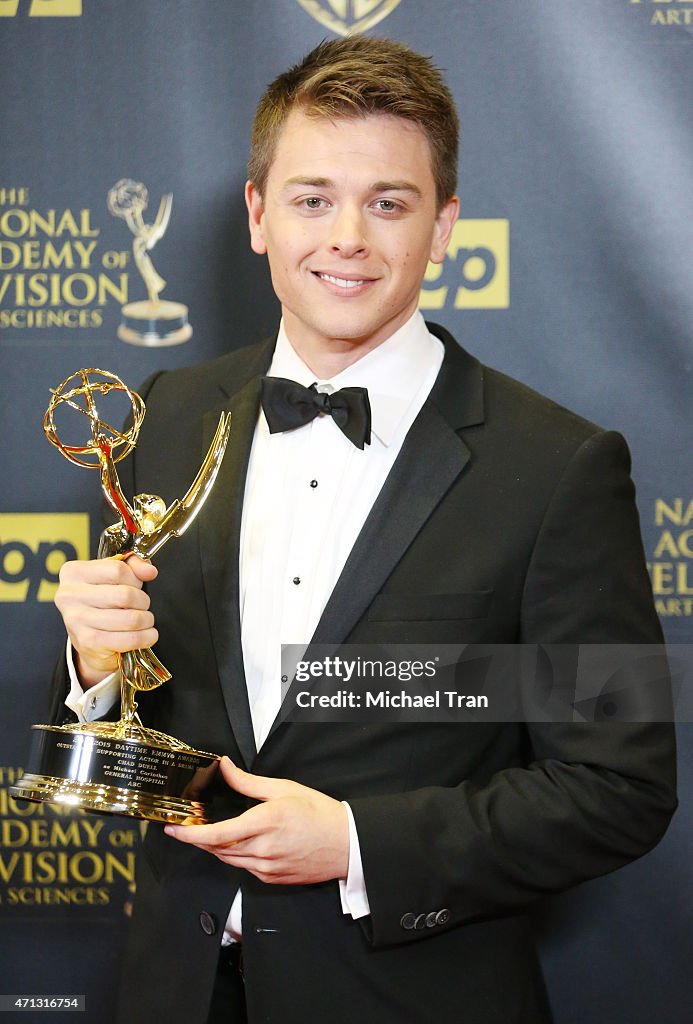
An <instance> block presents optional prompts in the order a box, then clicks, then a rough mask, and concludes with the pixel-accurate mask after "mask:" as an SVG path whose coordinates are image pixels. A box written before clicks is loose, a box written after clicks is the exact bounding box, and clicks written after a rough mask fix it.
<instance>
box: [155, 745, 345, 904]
mask: <svg viewBox="0 0 693 1024" xmlns="http://www.w3.org/2000/svg"><path fill="white" fill-rule="evenodd" d="M221 771H222V774H223V776H224V779H225V780H226V782H227V783H228V784H229V786H231V788H232V789H235V790H236V791H237V792H238V793H243V794H244V795H246V796H250V797H254V798H255V799H256V800H261V801H263V802H262V803H260V804H258V805H257V806H256V807H251V808H250V810H248V811H245V812H244V813H243V814H240V815H239V816H238V817H237V818H229V819H228V820H226V821H219V822H216V823H214V824H212V825H167V826H166V827H165V829H164V831H165V832H166V833H167V835H169V836H173V837H174V838H175V839H178V840H180V841H181V842H182V843H192V844H193V846H197V847H199V848H200V849H201V850H206V851H207V852H208V853H213V854H214V856H215V857H218V858H219V860H221V861H223V862H224V863H225V864H231V865H233V866H234V867H237V868H245V870H246V871H250V872H251V874H253V875H255V876H256V877H257V878H259V879H260V881H262V882H273V883H280V884H283V885H308V884H310V883H311V882H324V881H327V880H328V879H330V878H346V876H347V869H348V867H349V823H348V817H347V812H346V808H345V807H344V806H343V804H341V803H340V802H339V801H338V800H333V799H332V797H330V796H326V795H325V794H324V793H319V792H318V790H316V789H309V788H308V787H307V786H301V785H300V784H299V783H298V782H290V781H289V780H288V779H269V778H265V777H263V776H261V775H251V774H250V773H249V772H244V771H242V770H241V769H240V768H237V767H236V766H235V765H234V764H233V762H232V761H231V760H229V758H228V757H223V758H222V759H221Z"/></svg>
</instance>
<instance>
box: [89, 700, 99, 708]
mask: <svg viewBox="0 0 693 1024" xmlns="http://www.w3.org/2000/svg"><path fill="white" fill-rule="evenodd" d="M97 704H98V698H97V697H92V698H91V700H90V701H89V707H90V708H91V710H92V711H96V705H97Z"/></svg>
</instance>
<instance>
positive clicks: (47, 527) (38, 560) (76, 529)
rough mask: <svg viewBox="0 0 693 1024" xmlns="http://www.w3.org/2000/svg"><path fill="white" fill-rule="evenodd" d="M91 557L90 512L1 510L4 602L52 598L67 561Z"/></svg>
mask: <svg viewBox="0 0 693 1024" xmlns="http://www.w3.org/2000/svg"><path fill="white" fill-rule="evenodd" d="M88 557H89V516H88V515H87V514H86V513H83V512H72V513H64V514H58V513H55V514H53V513H46V512H27V513H24V514H21V515H20V514H15V513H0V601H52V600H53V596H54V594H55V591H56V589H57V584H58V573H59V572H60V568H61V566H62V565H63V563H64V562H66V561H68V560H69V559H73V558H88Z"/></svg>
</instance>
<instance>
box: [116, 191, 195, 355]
mask: <svg viewBox="0 0 693 1024" xmlns="http://www.w3.org/2000/svg"><path fill="white" fill-rule="evenodd" d="M148 205H149V194H148V192H147V189H146V188H145V187H144V185H143V184H142V183H141V182H138V181H131V180H130V179H129V178H122V179H121V181H119V182H117V183H116V184H115V185H114V186H113V188H112V189H111V190H110V192H109V193H108V210H109V213H112V214H113V216H114V217H121V218H122V219H123V220H124V221H125V223H126V224H127V226H128V227H129V228H130V231H131V232H132V234H133V236H134V237H133V242H132V253H133V256H134V259H135V265H136V267H137V269H138V270H139V272H140V274H141V276H142V280H143V281H144V283H145V285H146V288H147V294H148V296H149V297H148V298H147V299H144V300H142V301H140V302H129V303H128V304H127V305H125V306H123V308H122V314H123V321H122V323H121V324H120V327H119V328H118V337H119V338H120V339H121V341H127V342H129V343H130V344H131V345H147V346H161V345H180V344H181V342H183V341H187V340H188V338H189V337H190V336H191V335H192V327H191V326H190V324H189V323H188V307H187V306H184V305H183V303H182V302H167V301H165V300H163V299H160V298H159V295H160V293H161V292H162V291H163V290H164V288H165V287H166V282H165V281H164V279H163V277H161V275H160V274H158V273H157V271H156V269H155V267H154V264H153V263H152V260H151V257H150V256H149V253H150V252H151V250H152V249H153V248H154V246H155V245H156V243H157V242H158V241H159V239H160V238H163V236H164V234H165V233H166V228H167V227H168V222H169V220H170V219H171V209H172V207H173V196H172V195H171V193H170V192H169V193H167V194H166V195H165V196H162V198H161V202H160V203H159V212H158V213H157V215H156V219H155V220H154V223H153V224H146V223H145V220H144V217H143V213H144V211H145V210H146V209H147V206H148Z"/></svg>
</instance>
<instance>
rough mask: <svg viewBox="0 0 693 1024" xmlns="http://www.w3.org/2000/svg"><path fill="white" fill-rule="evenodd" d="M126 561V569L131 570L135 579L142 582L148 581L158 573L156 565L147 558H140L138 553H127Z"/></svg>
mask: <svg viewBox="0 0 693 1024" xmlns="http://www.w3.org/2000/svg"><path fill="white" fill-rule="evenodd" d="M126 562H127V567H128V569H130V570H132V572H133V573H134V574H135V576H136V577H137V579H138V580H141V582H143V583H148V582H149V581H150V580H153V579H156V577H157V576H158V575H159V570H158V569H157V567H156V566H155V565H153V564H152V563H151V562H150V561H148V560H147V559H145V558H140V556H139V555H129V556H128V558H127V559H126Z"/></svg>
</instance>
